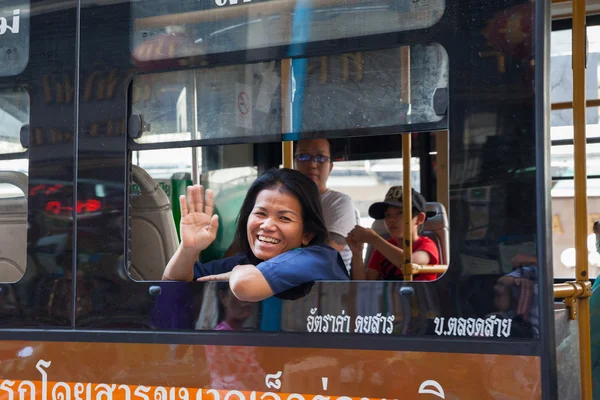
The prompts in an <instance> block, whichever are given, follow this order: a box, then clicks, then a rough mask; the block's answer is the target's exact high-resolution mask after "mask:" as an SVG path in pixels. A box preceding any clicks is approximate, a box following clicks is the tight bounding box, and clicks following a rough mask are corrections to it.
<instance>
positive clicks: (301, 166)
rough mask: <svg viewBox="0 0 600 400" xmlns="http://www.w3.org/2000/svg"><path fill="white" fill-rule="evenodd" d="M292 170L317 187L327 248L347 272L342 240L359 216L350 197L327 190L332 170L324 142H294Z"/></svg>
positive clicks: (349, 259) (347, 258)
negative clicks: (338, 254)
mask: <svg viewBox="0 0 600 400" xmlns="http://www.w3.org/2000/svg"><path fill="white" fill-rule="evenodd" d="M294 148H295V155H294V158H295V169H296V170H298V171H300V172H302V173H303V174H304V175H306V176H308V177H309V178H310V179H312V180H313V182H314V183H316V184H317V186H318V188H319V192H320V193H321V205H322V207H323V215H324V217H325V224H326V225H327V230H328V231H329V243H328V244H329V245H330V246H331V247H333V248H334V249H336V250H337V251H339V252H340V254H341V256H342V259H343V260H344V264H346V268H348V270H350V267H351V262H352V252H351V251H350V248H349V247H348V245H347V244H346V239H345V237H346V236H347V235H348V233H349V232H350V231H351V230H352V229H353V228H354V227H355V226H356V225H358V224H359V215H358V212H357V211H356V208H354V204H353V203H352V199H351V198H350V196H348V195H346V194H344V193H340V192H336V191H335V190H331V189H328V188H327V179H328V178H329V174H330V173H331V170H332V169H333V162H332V161H331V145H330V143H329V140H327V139H313V140H300V141H298V142H295V144H294Z"/></svg>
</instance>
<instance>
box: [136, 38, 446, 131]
mask: <svg viewBox="0 0 600 400" xmlns="http://www.w3.org/2000/svg"><path fill="white" fill-rule="evenodd" d="M401 53H402V50H401V49H400V48H394V49H386V50H377V51H369V52H357V53H352V54H342V55H331V56H326V57H316V58H310V59H308V60H297V61H294V63H296V62H298V63H301V62H304V61H306V67H307V68H306V70H307V71H308V73H307V75H306V77H305V78H303V77H302V76H301V75H300V74H295V73H294V71H298V70H299V69H294V68H295V66H296V65H297V64H293V65H292V67H293V68H292V76H293V80H292V82H290V85H289V86H290V91H291V94H290V98H289V99H288V98H287V97H286V98H285V99H283V100H282V91H281V90H282V89H281V88H282V82H281V63H280V62H275V61H274V62H268V63H258V64H250V65H234V66H227V67H217V68H205V69H199V70H191V71H189V70H188V71H177V72H167V73H159V74H148V75H140V76H137V77H136V78H134V80H133V88H132V89H133V101H132V113H133V114H138V115H140V116H141V117H142V120H143V121H144V128H143V135H142V137H141V138H140V139H137V141H138V142H139V143H152V142H167V141H178V140H193V139H217V138H241V137H248V136H250V137H255V136H264V135H279V134H281V133H287V132H314V131H326V130H351V129H364V128H376V127H386V126H397V125H407V124H416V123H431V122H437V121H440V120H441V119H442V118H443V115H438V114H436V112H435V111H434V108H433V97H434V94H435V93H436V89H438V88H446V87H447V83H448V56H447V53H446V52H445V50H444V49H443V48H442V47H441V46H440V45H438V44H431V45H427V46H411V47H410V71H403V70H402V68H401V62H402V61H401V60H402V57H401ZM298 68H299V67H298ZM404 72H406V73H404ZM408 72H410V73H408ZM409 76H410V82H408V77H409ZM403 91H404V93H403ZM408 91H410V93H409V92H408ZM404 98H409V99H410V100H409V101H410V102H409V103H407V102H404V103H403V99H404ZM282 104H285V105H286V106H285V107H286V109H288V110H290V114H289V116H288V117H289V118H288V119H289V120H290V122H289V124H287V123H286V126H284V127H282Z"/></svg>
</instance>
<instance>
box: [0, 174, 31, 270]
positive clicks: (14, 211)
mask: <svg viewBox="0 0 600 400" xmlns="http://www.w3.org/2000/svg"><path fill="white" fill-rule="evenodd" d="M0 183H3V184H11V185H14V186H16V187H17V188H19V189H20V190H21V191H22V192H23V196H22V197H21V196H19V197H8V198H0V282H16V281H18V280H19V279H21V277H22V276H23V275H24V274H25V268H26V267H27V252H26V250H25V248H26V246H27V190H28V189H27V187H28V178H27V175H25V174H24V173H21V172H15V171H0Z"/></svg>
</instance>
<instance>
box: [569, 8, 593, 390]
mask: <svg viewBox="0 0 600 400" xmlns="http://www.w3.org/2000/svg"><path fill="white" fill-rule="evenodd" d="M585 23H586V21H585V0H573V30H572V35H573V37H572V45H573V51H572V66H573V158H574V160H575V168H574V173H573V180H574V182H575V251H576V257H575V258H576V265H575V271H576V273H575V280H576V281H577V284H578V285H580V286H582V287H588V286H589V276H588V250H587V233H588V232H587V229H588V228H587V172H586V161H587V160H586V155H587V153H586V144H587V143H586V137H585V128H586V126H585V124H586V120H585V111H586V110H585V106H586V101H585V100H586V99H585V68H586V59H587V56H586V26H585ZM590 292H591V290H586V291H584V292H583V295H582V296H579V297H576V298H575V297H571V298H567V299H565V302H566V303H567V305H570V306H571V310H572V312H573V310H575V307H577V309H576V310H575V311H576V312H577V313H579V316H578V318H577V323H578V328H579V369H580V373H581V398H582V399H583V400H591V399H592V360H591V351H590V348H591V333H590V299H589V296H590ZM569 303H570V304H569Z"/></svg>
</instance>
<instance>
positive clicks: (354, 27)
mask: <svg viewBox="0 0 600 400" xmlns="http://www.w3.org/2000/svg"><path fill="white" fill-rule="evenodd" d="M445 3H446V2H445V0H420V1H412V0H392V1H382V0H375V1H358V2H356V1H353V2H349V3H345V2H338V1H324V2H319V3H312V4H313V5H314V8H306V7H304V6H303V4H302V3H301V2H290V1H283V0H268V1H257V0H254V1H253V2H250V1H243V2H242V1H238V0H210V1H207V2H197V1H190V0H187V1H179V2H174V1H165V2H156V1H151V0H141V1H136V2H133V3H132V8H133V9H132V15H133V21H132V35H131V47H132V49H133V50H132V52H133V56H134V59H135V60H136V62H137V63H139V64H140V65H144V64H146V63H151V62H152V61H158V60H166V59H173V58H180V57H188V56H194V55H205V54H214V53H222V52H230V51H240V50H246V49H255V48H261V47H269V46H280V45H287V44H291V43H305V42H316V41H326V40H335V39H342V38H352V37H357V36H364V35H373V34H378V33H386V32H398V31H409V30H416V29H423V28H427V27H430V26H432V25H434V24H435V23H436V22H437V21H438V20H439V19H440V18H441V17H442V14H443V12H444V9H445V6H446V4H445ZM309 4H311V3H309ZM153 64H156V63H153ZM151 65H152V64H151Z"/></svg>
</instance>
